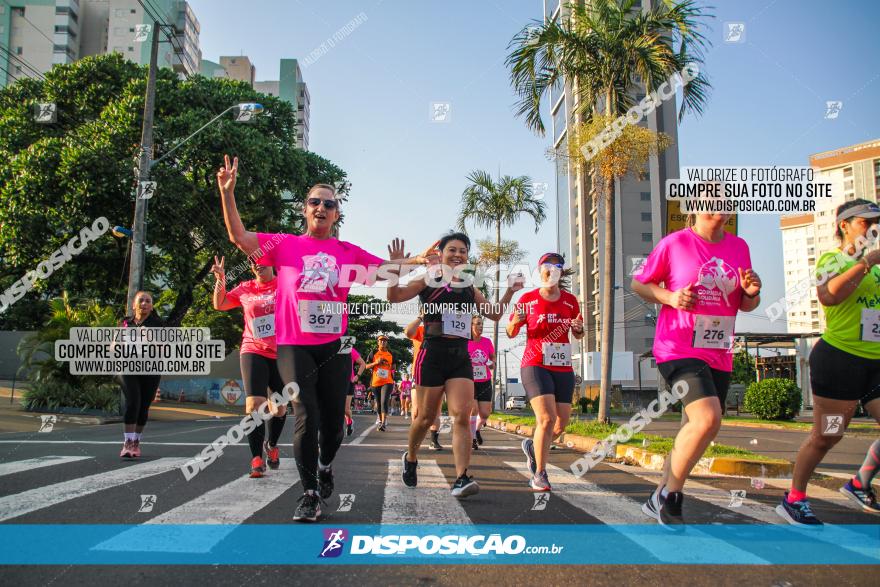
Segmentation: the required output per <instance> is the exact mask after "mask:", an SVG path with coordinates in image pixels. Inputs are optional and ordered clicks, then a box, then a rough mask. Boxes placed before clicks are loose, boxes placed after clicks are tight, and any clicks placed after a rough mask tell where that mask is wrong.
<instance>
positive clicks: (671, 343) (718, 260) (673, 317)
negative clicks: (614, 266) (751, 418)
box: [635, 228, 752, 371]
mask: <svg viewBox="0 0 880 587" xmlns="http://www.w3.org/2000/svg"><path fill="white" fill-rule="evenodd" d="M751 267H752V259H751V256H750V255H749V246H748V244H746V241H744V240H743V239H741V238H739V237H738V236H735V235H732V234H729V233H727V232H725V233H724V238H723V239H721V241H720V242H718V243H710V242H707V241H705V240H703V239H702V238H700V237H699V236H698V235H697V234H696V233H694V231H693V230H691V229H690V228H685V229H682V230H679V231H676V232H673V233H672V234H670V235H668V236H666V237H665V238H663V239H662V240H661V241H660V242H659V243H657V246H656V247H655V248H654V250H653V251H651V254H650V255H649V256H648V259H647V261H645V264H644V265H643V266H642V268H641V271H640V272H639V273H638V274H636V275H635V279H636V280H638V281H639V282H641V283H654V284H657V285H660V284H663V285H664V287H665V288H666V289H668V290H670V291H678V290H680V289H682V288H684V287H685V286H687V285H688V284H692V285H693V286H694V287H693V289H692V291H694V292H695V293H696V294H697V303H696V305H695V306H694V308H693V309H692V310H677V309H675V308H673V307H671V306H667V305H665V304H664V305H663V306H662V307H661V308H660V316H659V318H658V320H657V332H656V336H655V337H654V357H655V358H656V359H657V362H658V363H664V362H666V361H672V360H675V359H700V360H702V361H705V362H706V363H708V364H709V366H710V367H712V368H713V369H718V370H719V371H732V370H733V353H732V348H733V345H732V344H731V345H730V348H729V349H722V348H696V347H695V346H694V342H695V340H696V335H695V331H694V326H695V323H696V320H697V316H698V315H703V316H720V317H725V316H732V317H733V319H732V320H731V323H733V321H734V320H735V319H736V318H735V317H736V313H737V311H738V310H739V306H740V303H741V302H742V298H743V290H742V287H741V284H740V279H739V270H740V269H742V270H743V271H745V270H746V269H751ZM733 334H734V332H733V330H732V329H731V332H730V336H731V337H732V336H733Z"/></svg>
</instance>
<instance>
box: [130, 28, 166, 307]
mask: <svg viewBox="0 0 880 587" xmlns="http://www.w3.org/2000/svg"><path fill="white" fill-rule="evenodd" d="M152 33H153V39H152V43H151V46H150V69H149V74H148V76H147V94H146V97H145V99H144V125H143V130H142V131H141V152H140V162H139V164H138V175H137V187H136V191H135V193H136V196H135V201H134V222H133V224H132V237H131V260H130V263H129V269H128V298H127V300H128V301H127V304H128V305H127V307H126V312H130V311H131V306H132V304H133V303H134V296H135V294H136V293H137V291H138V290H139V289H142V288H143V285H144V256H145V248H146V246H145V241H146V234H147V226H146V219H147V200H146V199H144V198H142V197H141V189H140V187H141V182H143V181H149V180H150V158H151V157H152V154H153V111H154V110H155V105H156V73H157V69H158V68H157V65H156V61H157V60H158V58H159V25H158V24H157V23H156V22H153V27H152Z"/></svg>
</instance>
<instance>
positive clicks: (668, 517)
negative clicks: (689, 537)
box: [642, 488, 684, 530]
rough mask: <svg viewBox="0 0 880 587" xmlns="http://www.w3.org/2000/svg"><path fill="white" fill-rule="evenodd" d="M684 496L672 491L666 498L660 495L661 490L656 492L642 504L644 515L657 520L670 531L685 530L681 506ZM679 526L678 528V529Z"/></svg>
mask: <svg viewBox="0 0 880 587" xmlns="http://www.w3.org/2000/svg"><path fill="white" fill-rule="evenodd" d="M683 501H684V496H683V495H682V493H681V491H670V492H669V493H668V494H667V495H666V497H663V495H661V493H660V489H659V488H657V489H655V490H654V493H652V494H651V497H649V498H648V501H646V502H645V503H644V504H642V513H644V514H645V515H646V516H648V517H651V518H654V519H655V520H657V521H658V522H659V523H660V525H661V526H665V527H667V528H669V529H670V530H683V529H684V528H683V526H684V518H682V515H681V504H682V502H683ZM676 526H677V527H676Z"/></svg>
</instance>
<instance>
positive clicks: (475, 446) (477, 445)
mask: <svg viewBox="0 0 880 587" xmlns="http://www.w3.org/2000/svg"><path fill="white" fill-rule="evenodd" d="M471 448H472V449H473V450H480V443H479V442H477V439H476V438H474V439H473V441H472V442H471Z"/></svg>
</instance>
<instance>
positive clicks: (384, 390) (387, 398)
mask: <svg viewBox="0 0 880 587" xmlns="http://www.w3.org/2000/svg"><path fill="white" fill-rule="evenodd" d="M373 390H374V391H373V393H374V394H375V395H376V399H377V400H378V401H377V402H376V411H377V412H378V413H379V414H385V415H386V416H387V415H388V412H389V411H390V409H389V408H390V407H391V392H393V391H394V385H392V384H391V383H386V384H385V385H378V386H376V387H374V388H373Z"/></svg>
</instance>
